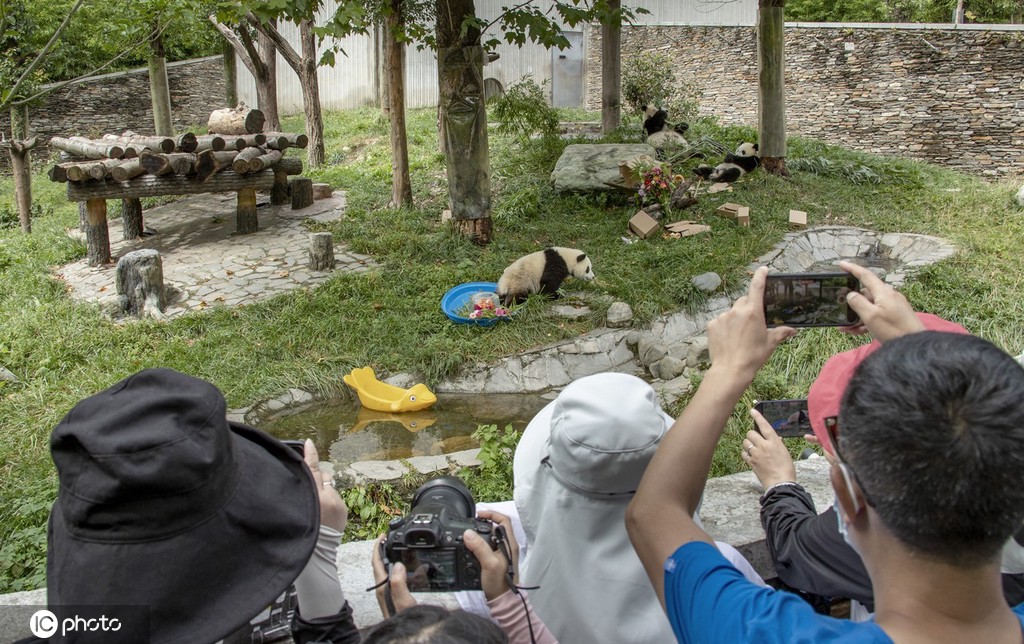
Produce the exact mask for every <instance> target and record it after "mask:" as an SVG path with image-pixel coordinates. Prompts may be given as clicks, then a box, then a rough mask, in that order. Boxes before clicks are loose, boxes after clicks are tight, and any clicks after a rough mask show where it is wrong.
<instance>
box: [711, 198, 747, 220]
mask: <svg viewBox="0 0 1024 644" xmlns="http://www.w3.org/2000/svg"><path fill="white" fill-rule="evenodd" d="M742 207H743V206H741V205H739V204H738V203H732V202H726V203H724V204H722V205H721V206H719V207H718V209H717V210H715V212H716V213H718V214H719V215H721V216H723V217H727V218H729V219H735V218H736V213H738V212H739V210H740V208H742Z"/></svg>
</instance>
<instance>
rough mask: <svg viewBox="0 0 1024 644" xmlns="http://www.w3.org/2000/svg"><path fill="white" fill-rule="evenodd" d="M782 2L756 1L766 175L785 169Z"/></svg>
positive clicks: (783, 173)
mask: <svg viewBox="0 0 1024 644" xmlns="http://www.w3.org/2000/svg"><path fill="white" fill-rule="evenodd" d="M784 7H785V0H758V12H757V49H758V94H759V99H760V100H758V130H759V132H760V151H761V163H762V165H763V166H764V169H765V171H766V172H770V173H772V174H777V175H781V176H789V172H788V171H787V170H786V81H785V29H784V27H785V22H784V21H785V16H784Z"/></svg>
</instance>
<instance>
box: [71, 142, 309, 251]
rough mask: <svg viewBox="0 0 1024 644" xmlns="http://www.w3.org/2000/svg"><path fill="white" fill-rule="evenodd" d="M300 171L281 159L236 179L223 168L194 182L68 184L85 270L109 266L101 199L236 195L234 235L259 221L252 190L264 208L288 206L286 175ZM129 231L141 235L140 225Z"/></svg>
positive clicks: (140, 179)
mask: <svg viewBox="0 0 1024 644" xmlns="http://www.w3.org/2000/svg"><path fill="white" fill-rule="evenodd" d="M301 172H302V161H300V160H299V159H281V160H280V161H278V162H277V163H276V164H275V165H274V166H273V167H272V168H268V169H266V170H261V171H259V172H251V173H247V174H238V173H236V172H234V171H233V170H229V169H225V170H223V171H221V172H218V173H217V174H215V175H213V176H211V177H209V178H207V179H205V180H200V179H198V178H197V177H196V176H195V175H177V174H172V175H164V176H154V175H151V174H143V175H141V176H137V177H135V178H132V179H128V180H126V181H115V180H113V179H106V180H102V181H80V182H68V199H69V200H70V201H78V202H85V224H86V225H85V237H86V244H87V245H88V249H89V253H88V259H89V266H99V265H102V264H106V263H109V262H110V261H111V255H110V236H109V232H108V230H107V199H121V200H123V203H125V204H130V205H132V206H134V204H135V203H136V202H137V200H138V199H140V198H142V197H158V196H166V195H194V194H203V193H211V192H236V193H237V194H238V201H237V208H236V227H237V228H236V230H237V232H238V233H239V234H248V233H254V232H256V230H257V228H258V224H259V220H258V218H257V214H256V191H257V190H269V191H270V203H271V204H274V205H280V204H283V203H287V201H288V175H296V174H300V173H301ZM133 228H134V229H138V230H139V231H141V220H140V222H138V226H134V225H133Z"/></svg>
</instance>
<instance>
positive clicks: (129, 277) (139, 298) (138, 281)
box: [117, 248, 167, 319]
mask: <svg viewBox="0 0 1024 644" xmlns="http://www.w3.org/2000/svg"><path fill="white" fill-rule="evenodd" d="M117 298H118V300H119V302H120V304H121V310H122V311H124V312H125V313H128V314H129V315H134V316H136V317H142V316H144V315H148V316H150V317H155V318H158V319H163V318H164V317H166V316H165V315H164V306H165V305H166V304H167V300H166V298H165V296H164V266H163V261H162V260H161V259H160V253H159V252H157V251H156V250H154V249H152V248H143V249H142V250H136V251H132V252H130V253H126V254H125V255H124V256H123V257H121V259H119V260H118V261H117Z"/></svg>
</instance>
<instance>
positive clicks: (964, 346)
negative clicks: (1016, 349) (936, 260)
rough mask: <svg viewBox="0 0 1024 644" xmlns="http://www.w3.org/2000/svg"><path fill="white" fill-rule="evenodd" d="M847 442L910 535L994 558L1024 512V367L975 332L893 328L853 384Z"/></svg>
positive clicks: (897, 531) (889, 513)
mask: <svg viewBox="0 0 1024 644" xmlns="http://www.w3.org/2000/svg"><path fill="white" fill-rule="evenodd" d="M839 452H840V453H841V454H842V455H843V457H844V459H845V460H846V462H847V463H848V465H849V466H850V468H851V469H852V470H853V471H854V473H855V474H856V475H857V478H858V480H859V481H860V483H861V485H862V486H863V487H864V492H865V495H866V496H867V497H868V499H869V503H870V504H871V506H872V507H873V508H874V509H875V511H876V512H877V513H878V514H879V516H880V517H881V519H882V521H883V522H884V523H885V525H886V526H887V527H888V528H889V529H890V530H891V531H892V532H893V534H894V535H895V536H896V538H898V539H899V540H900V541H901V542H903V543H904V544H905V545H907V546H908V547H910V548H911V549H913V550H914V551H916V552H918V553H920V554H923V555H925V556H929V557H932V558H934V559H937V560H939V561H942V562H944V563H948V564H953V565H956V566H961V567H976V566H979V565H982V564H985V563H989V562H991V561H992V560H993V559H995V558H996V557H997V556H998V554H999V551H1000V549H1001V548H1002V546H1003V543H1004V542H1005V541H1006V540H1007V539H1008V538H1009V537H1010V535H1012V534H1013V533H1014V531H1016V530H1017V529H1018V528H1019V527H1020V525H1021V520H1022V518H1024V479H1022V474H1021V473H1022V472H1024V368H1022V367H1021V366H1020V365H1019V364H1017V362H1016V361H1015V360H1014V359H1013V358H1012V357H1010V356H1009V355H1007V354H1006V353H1004V352H1003V351H1001V350H1000V349H999V348H998V347H996V346H995V345H993V344H992V343H990V342H988V341H986V340H983V339H981V338H977V337H974V336H969V335H961V334H954V333H940V332H936V331H926V332H922V333H914V334H911V335H907V336H903V337H901V338H897V339H895V340H891V341H890V342H887V343H885V344H884V345H883V346H882V347H881V348H880V349H879V350H878V351H875V352H874V353H873V354H871V355H870V356H869V357H868V358H867V359H866V360H865V361H864V362H863V363H862V364H861V365H860V366H859V367H858V369H857V371H856V373H855V374H854V376H853V378H852V379H851V380H850V383H849V385H848V386H847V388H846V392H845V394H844V395H843V400H842V404H841V405H840V412H839Z"/></svg>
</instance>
